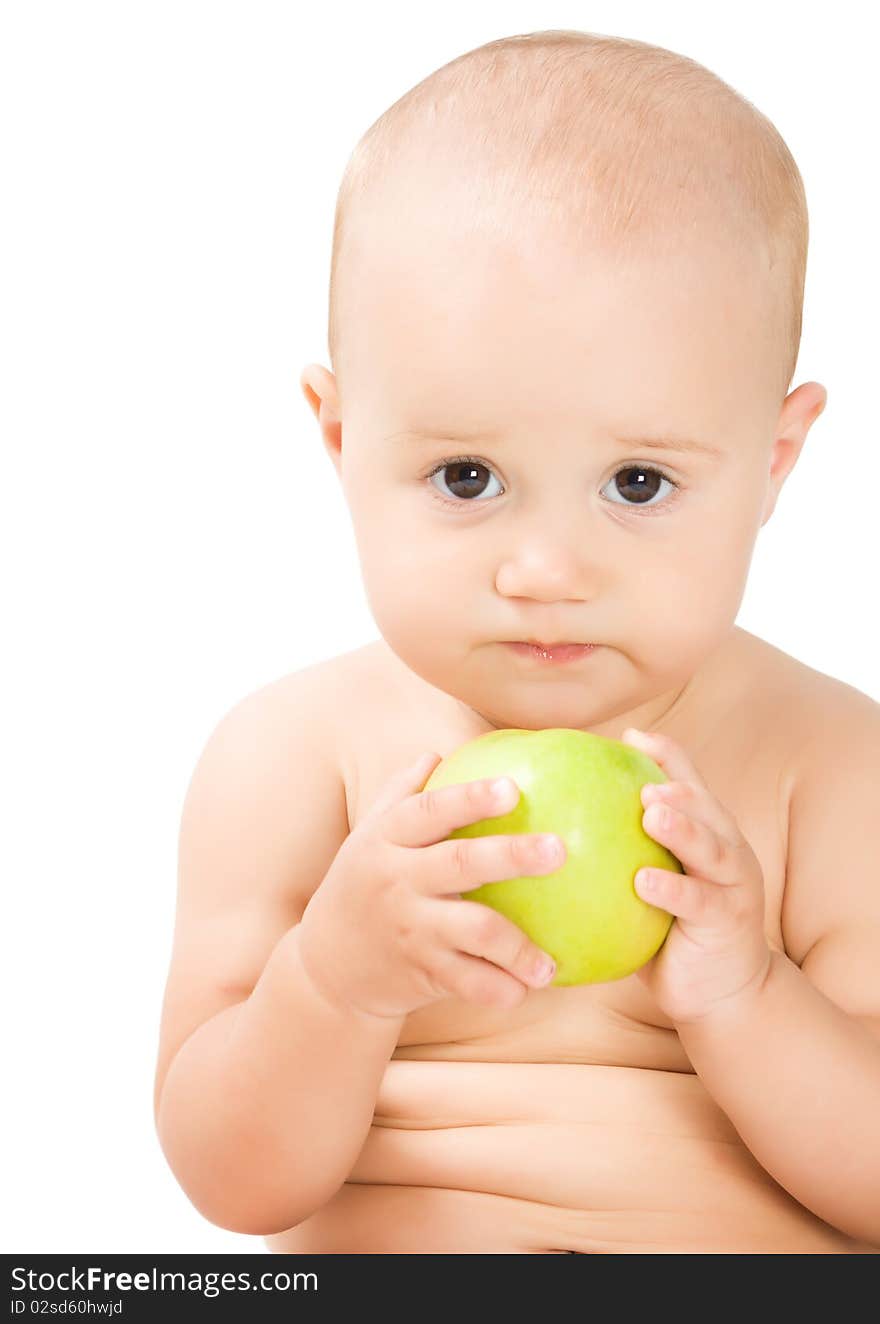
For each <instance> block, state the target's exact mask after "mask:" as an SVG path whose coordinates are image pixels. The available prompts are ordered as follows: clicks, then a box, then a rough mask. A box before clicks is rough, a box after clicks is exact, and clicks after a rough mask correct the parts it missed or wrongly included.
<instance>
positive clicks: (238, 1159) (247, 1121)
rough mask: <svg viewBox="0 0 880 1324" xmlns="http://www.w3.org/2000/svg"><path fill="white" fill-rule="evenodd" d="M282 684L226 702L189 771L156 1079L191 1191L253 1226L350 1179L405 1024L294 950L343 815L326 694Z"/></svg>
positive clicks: (309, 679) (227, 1221) (308, 1209)
mask: <svg viewBox="0 0 880 1324" xmlns="http://www.w3.org/2000/svg"><path fill="white" fill-rule="evenodd" d="M291 679H292V678H288V680H287V681H286V682H285V684H286V689H285V691H284V696H283V699H282V696H281V695H280V693H279V691H278V690H277V688H276V687H275V686H267V687H266V689H264V690H261V691H258V692H257V693H255V694H253V695H250V696H248V698H247V699H245V700H244V701H243V702H242V703H240V704H239V705H237V706H236V707H235V708H234V709H232V711H231V712H230V713H228V714H227V715H226V717H225V718H224V719H223V720H222V721H221V722H220V723H219V725H218V726H217V728H216V730H215V731H214V732H213V734H212V736H211V738H210V739H209V741H208V742H207V744H206V747H205V749H204V751H203V753H202V756H201V758H200V760H199V762H198V764H197V766H196V769H195V772H194V773H193V777H192V780H191V783H190V786H189V789H188V791H187V796H186V800H185V803H184V807H183V813H182V819H181V829H180V841H179V879H178V903H177V917H176V924H175V932H174V946H173V952H172V958H171V968H170V973H169V976H168V982H167V987H166V992H165V1002H164V1007H163V1015H162V1027H161V1036H160V1047H159V1056H158V1063H157V1068H156V1081H155V1097H154V1110H155V1118H156V1127H157V1131H158V1135H159V1140H160V1143H161V1146H162V1149H163V1151H164V1153H165V1156H166V1158H167V1160H168V1163H169V1165H170V1166H171V1168H172V1170H173V1172H174V1174H175V1176H176V1178H177V1180H178V1181H179V1182H180V1185H181V1186H182V1187H183V1189H184V1191H185V1192H186V1194H187V1196H188V1197H189V1199H190V1200H191V1201H192V1203H193V1204H194V1205H195V1206H196V1208H197V1209H198V1210H199V1211H200V1212H201V1213H202V1214H203V1215H204V1216H205V1217H206V1218H208V1219H209V1220H210V1221H211V1222H213V1223H216V1224H218V1225H219V1226H221V1227H225V1228H228V1229H230V1230H231V1231H236V1232H245V1233H251V1234H254V1235H261V1234H267V1233H271V1232H278V1231H281V1230H283V1229H284V1228H287V1227H291V1226H293V1225H294V1224H296V1223H297V1222H301V1221H302V1220H303V1219H304V1218H306V1217H308V1216H309V1215H310V1214H311V1213H313V1212H314V1211H315V1210H316V1209H318V1208H320V1207H321V1206H322V1205H323V1204H324V1203H326V1201H327V1200H329V1199H330V1197H331V1196H332V1195H333V1193H334V1192H335V1191H336V1190H337V1189H338V1188H339V1187H340V1185H341V1184H342V1183H343V1182H344V1181H345V1179H346V1177H347V1176H348V1173H349V1172H350V1171H351V1168H352V1167H353V1165H354V1162H355V1160H356V1158H357V1155H358V1153H359V1151H360V1148H361V1146H362V1144H363V1141H364V1138H365V1137H366V1135H367V1133H368V1131H369V1128H370V1124H371V1121H372V1115H373V1109H374V1107H375V1100H376V1096H377V1093H378V1090H379V1086H380V1084H381V1079H382V1075H383V1072H384V1070H385V1067H386V1066H387V1063H388V1060H389V1058H390V1057H391V1054H392V1053H393V1051H394V1048H395V1045H396V1042H397V1037H398V1034H399V1029H400V1024H401V1022H400V1020H399V1019H395V1018H386V1019H380V1018H378V1017H371V1016H365V1015H362V1014H360V1013H359V1012H358V1011H356V1010H353V1009H348V1008H347V1007H343V1006H341V1005H338V1004H337V1003H335V1002H332V1001H331V1000H329V999H328V998H327V997H326V996H324V995H323V993H322V992H319V990H318V989H317V988H316V987H315V986H314V985H313V984H312V983H311V981H310V979H309V976H308V974H307V973H306V971H305V968H304V967H303V965H302V964H301V962H300V960H299V956H298V944H297V938H298V929H297V925H298V923H299V921H300V919H301V917H302V913H303V910H304V909H305V906H306V904H307V902H308V900H309V898H310V896H311V894H312V893H313V892H314V890H315V889H316V887H317V886H318V884H319V883H320V882H321V879H322V877H323V876H324V874H325V873H326V871H327V869H328V867H329V865H330V864H331V862H332V860H333V858H334V856H335V854H336V852H337V850H338V848H339V846H340V844H341V843H342V841H343V840H344V839H345V836H346V833H347V831H348V822H347V817H346V810H345V791H344V785H343V782H342V778H341V776H340V771H339V764H338V759H337V757H336V751H335V749H334V747H333V741H332V739H331V733H332V718H331V716H330V713H329V711H328V707H327V704H328V700H327V698H326V697H325V696H324V694H323V691H322V689H321V687H320V685H319V684H318V677H317V675H316V673H315V672H314V671H312V670H309V671H306V672H302V673H299V674H298V676H297V677H296V678H295V679H296V681H297V682H298V687H297V689H296V695H295V700H292V699H291V689H290V685H291ZM331 698H332V696H331ZM291 703H293V707H291V706H290V705H291Z"/></svg>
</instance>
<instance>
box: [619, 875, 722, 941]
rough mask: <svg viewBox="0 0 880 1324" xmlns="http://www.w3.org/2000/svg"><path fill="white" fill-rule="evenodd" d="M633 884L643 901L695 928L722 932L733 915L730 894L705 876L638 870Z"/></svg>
mask: <svg viewBox="0 0 880 1324" xmlns="http://www.w3.org/2000/svg"><path fill="white" fill-rule="evenodd" d="M633 885H634V887H635V889H636V891H637V892H638V894H639V896H640V897H641V898H642V900H643V901H647V902H648V903H649V904H650V905H652V906H657V907H658V908H659V909H660V910H667V911H668V912H669V914H670V915H674V916H675V917H676V918H677V919H679V920H681V921H682V923H685V924H690V925H693V927H694V928H695V929H696V928H699V929H708V930H716V931H718V932H723V931H724V930H726V929H727V928H728V927H729V925H730V922H731V919H732V918H733V916H734V911H733V909H732V907H731V895H732V893H730V892H729V891H727V889H725V888H724V887H719V886H718V884H717V883H712V882H709V880H708V879H706V878H692V877H691V876H690V875H689V874H684V873H673V872H672V870H671V869H639V870H638V872H637V873H636V876H635V878H634V880H633Z"/></svg>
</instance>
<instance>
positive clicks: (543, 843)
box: [538, 835, 562, 860]
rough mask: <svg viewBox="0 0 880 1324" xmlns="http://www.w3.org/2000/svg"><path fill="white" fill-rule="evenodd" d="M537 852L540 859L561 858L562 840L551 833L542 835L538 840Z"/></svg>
mask: <svg viewBox="0 0 880 1324" xmlns="http://www.w3.org/2000/svg"><path fill="white" fill-rule="evenodd" d="M538 854H539V855H540V856H541V859H542V860H561V859H562V842H561V841H560V840H559V838H558V837H554V836H552V835H547V836H543V837H541V839H540V840H539V842H538Z"/></svg>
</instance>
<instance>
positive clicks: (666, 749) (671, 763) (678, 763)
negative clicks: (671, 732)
mask: <svg viewBox="0 0 880 1324" xmlns="http://www.w3.org/2000/svg"><path fill="white" fill-rule="evenodd" d="M623 743H624V744H626V745H632V746H633V747H634V748H635V749H640V750H641V751H642V752H643V753H644V754H647V755H648V758H651V759H653V760H654V762H655V763H656V764H657V766H658V767H660V768H662V769H663V771H664V772H665V773H666V776H667V777H668V778H669V779H670V781H677V782H693V783H694V785H695V786H702V787H704V788H705V789H706V790H708V787H707V786H706V782H705V781H704V779H703V778H702V777H701V776H700V773H699V772H698V771H697V769H696V768H695V767H694V764H693V762H692V761H691V758H690V755H689V754H687V753H686V752H685V751H684V749H682V747H681V745H679V743H678V742H677V741H676V740H673V739H672V736H668V735H666V734H665V732H660V731H639V730H637V729H636V728H635V727H632V726H630V727H627V729H626V730H625V731H624V733H623Z"/></svg>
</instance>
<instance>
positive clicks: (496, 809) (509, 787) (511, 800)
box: [386, 777, 519, 846]
mask: <svg viewBox="0 0 880 1324" xmlns="http://www.w3.org/2000/svg"><path fill="white" fill-rule="evenodd" d="M500 781H501V783H502V785H501V787H500V789H499V788H498V785H497V780H496V781H495V782H493V779H492V778H490V777H486V778H485V779H483V780H481V781H472V782H461V783H459V784H457V785H455V786H434V787H431V788H429V789H428V790H426V791H422V792H421V793H420V794H417V795H409V796H407V798H406V799H404V800H401V801H400V802H399V803H398V804H396V805H394V806H392V807H391V809H390V810H389V811H388V814H387V818H386V823H387V827H386V831H387V835H388V838H389V840H391V841H393V842H396V844H397V845H398V846H432V845H434V844H435V843H436V842H441V841H445V840H446V838H447V837H448V836H449V834H450V833H451V832H453V831H454V830H455V828H460V827H468V826H470V824H472V823H479V822H481V821H482V820H483V819H489V818H497V817H499V816H501V815H504V814H509V813H510V811H511V810H512V809H513V808H514V806H515V805H516V802H517V800H518V799H519V788H518V787H517V786H516V784H515V783H514V782H513V781H511V779H510V778H509V777H503V778H501V779H500Z"/></svg>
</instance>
